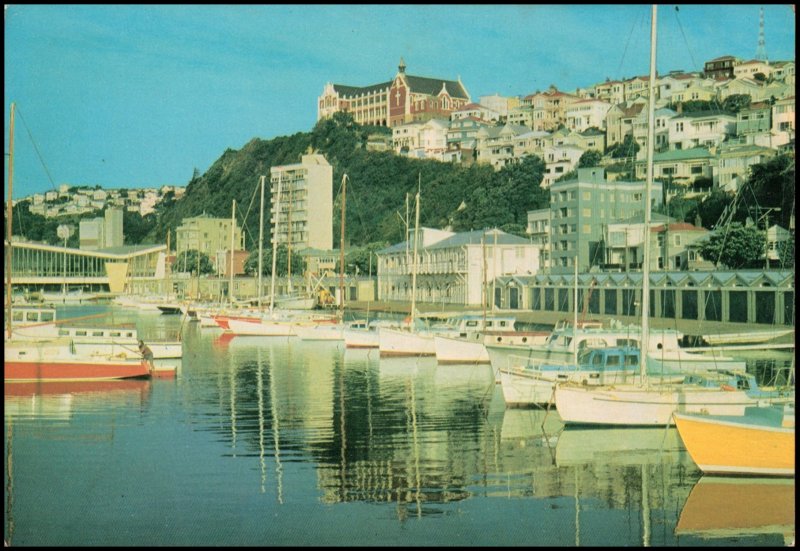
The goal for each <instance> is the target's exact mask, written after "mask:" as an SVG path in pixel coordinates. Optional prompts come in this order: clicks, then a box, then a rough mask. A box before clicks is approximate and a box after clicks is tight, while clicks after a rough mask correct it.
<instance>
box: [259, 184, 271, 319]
mask: <svg viewBox="0 0 800 551" xmlns="http://www.w3.org/2000/svg"><path fill="white" fill-rule="evenodd" d="M265 179H266V176H264V175H263V174H262V175H261V182H260V183H261V214H260V215H259V217H258V309H259V310H260V309H261V295H262V294H263V289H264V284H263V280H264V180H265ZM270 309H271V307H270Z"/></svg>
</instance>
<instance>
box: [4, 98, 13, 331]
mask: <svg viewBox="0 0 800 551" xmlns="http://www.w3.org/2000/svg"><path fill="white" fill-rule="evenodd" d="M13 180H14V104H13V103H12V104H11V124H10V127H9V136H8V220H6V238H7V240H8V247H6V286H7V287H8V290H7V292H6V327H7V333H6V337H7V338H9V339H10V338H11V257H12V256H13V255H12V254H11V228H12V222H13V220H14V218H13V217H12V212H11V211H12V208H13V202H12V200H11V197H12V195H11V192H12V190H13V187H12V182H13Z"/></svg>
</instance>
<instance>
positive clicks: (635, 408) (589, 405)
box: [554, 5, 794, 426]
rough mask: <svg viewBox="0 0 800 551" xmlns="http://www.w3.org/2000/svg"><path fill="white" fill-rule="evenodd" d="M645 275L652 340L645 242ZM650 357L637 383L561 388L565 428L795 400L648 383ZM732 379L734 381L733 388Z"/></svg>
mask: <svg viewBox="0 0 800 551" xmlns="http://www.w3.org/2000/svg"><path fill="white" fill-rule="evenodd" d="M657 10H658V8H657V6H655V5H653V6H652V19H651V51H650V81H649V97H648V126H647V177H646V187H645V193H644V212H645V214H644V226H645V228H647V227H649V225H650V210H651V198H650V195H651V188H652V184H653V149H654V143H653V142H654V140H653V133H654V126H655V124H654V119H655V116H654V109H655V80H656V20H657ZM643 247H644V254H643V264H642V266H643V268H642V269H643V277H642V299H641V308H642V339H641V342H643V343H646V342H648V335H649V327H648V325H649V300H650V291H649V286H650V273H649V272H650V243H649V240H648V239H645V240H644V244H643ZM647 356H648V354H640V374H639V378H638V381H636V382H635V383H628V384H621V385H614V386H605V385H601V386H595V387H588V386H582V385H579V384H570V383H565V384H558V385H557V386H556V388H555V390H554V399H555V404H556V409H557V410H558V413H559V415H560V416H561V419H562V421H564V423H566V424H570V423H571V424H592V425H611V426H652V425H655V426H666V425H670V424H674V419H673V412H676V411H678V412H698V413H700V412H704V413H707V414H712V415H741V414H743V413H744V410H745V408H746V407H747V406H753V405H758V404H759V403H764V402H772V401H774V402H788V401H790V400H794V392H791V393H788V392H787V393H783V392H779V391H775V392H766V391H764V390H761V389H759V388H758V385H757V384H756V382H755V378H754V377H747V376H746V374H744V373H738V374H730V373H729V374H726V375H725V376H724V377H723V378H722V379H721V380H719V379H717V378H716V377H712V376H711V375H709V376H708V377H700V376H698V375H690V376H687V378H686V379H685V380H684V381H683V382H681V383H664V384H653V383H652V382H649V381H648V372H647ZM731 376H733V377H734V380H733V384H731Z"/></svg>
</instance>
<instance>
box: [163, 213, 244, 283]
mask: <svg viewBox="0 0 800 551" xmlns="http://www.w3.org/2000/svg"><path fill="white" fill-rule="evenodd" d="M231 223H232V221H231V219H230V218H213V217H211V216H208V215H207V214H205V213H204V214H202V215H200V216H194V217H192V218H184V219H183V221H182V222H181V225H180V226H178V228H177V229H176V230H175V250H176V251H177V253H178V254H179V255H180V253H182V252H185V251H200V252H201V253H203V254H205V255H207V256H208V258H209V259H210V260H211V263H212V264H214V266H215V267H216V268H217V269H221V268H223V267H222V266H217V262H218V261H219V258H224V257H225V253H226V252H227V251H230V249H231ZM233 242H234V246H233V248H234V250H241V249H243V248H244V247H243V245H242V231H241V229H240V228H239V225H238V224H236V223H235V222H233ZM174 269H175V270H176V271H188V270H190V269H191V267H189V266H186V267H184V266H176V267H175V268H174Z"/></svg>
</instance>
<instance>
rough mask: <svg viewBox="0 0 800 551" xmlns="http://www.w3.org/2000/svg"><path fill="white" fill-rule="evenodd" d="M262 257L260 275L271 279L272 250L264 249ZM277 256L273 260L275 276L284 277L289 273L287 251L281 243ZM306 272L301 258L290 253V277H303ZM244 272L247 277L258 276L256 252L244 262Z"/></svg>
mask: <svg viewBox="0 0 800 551" xmlns="http://www.w3.org/2000/svg"><path fill="white" fill-rule="evenodd" d="M263 253H264V257H263V260H262V261H261V273H262V275H268V276H270V277H272V248H268V249H264V251H263ZM277 253H278V254H277V256H276V260H275V272H276V275H277V276H280V277H282V276H285V275H287V274H288V273H289V270H288V266H289V249H288V248H287V247H286V245H285V244H283V243H281V244H280V245H278V246H277ZM305 271H306V263H305V260H304V259H303V257H302V256H300V255H299V254H297V253H296V252H294V253H292V276H295V275H303V274H305ZM244 272H245V273H246V274H248V275H258V251H257V250H255V251H253V252H251V253H250V255H249V256H248V257H247V260H245V262H244Z"/></svg>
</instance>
